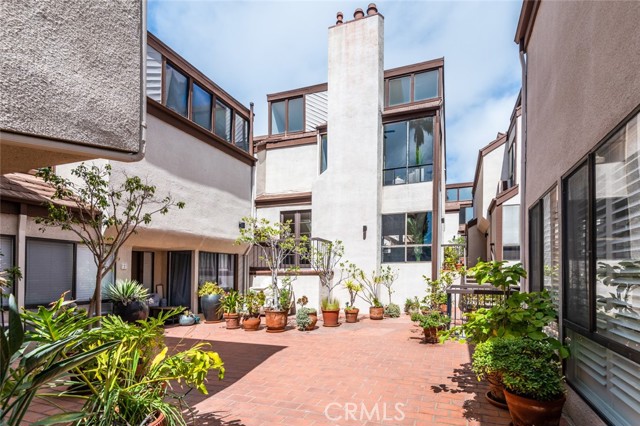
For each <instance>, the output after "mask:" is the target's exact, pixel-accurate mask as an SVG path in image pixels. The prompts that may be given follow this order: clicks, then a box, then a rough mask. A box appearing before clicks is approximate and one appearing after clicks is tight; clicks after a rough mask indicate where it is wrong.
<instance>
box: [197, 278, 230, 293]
mask: <svg viewBox="0 0 640 426" xmlns="http://www.w3.org/2000/svg"><path fill="white" fill-rule="evenodd" d="M223 293H224V290H223V289H222V287H220V286H219V285H218V283H216V282H214V281H206V282H205V283H204V284H202V285H201V286H200V288H199V289H198V296H199V297H202V296H214V295H216V294H223Z"/></svg>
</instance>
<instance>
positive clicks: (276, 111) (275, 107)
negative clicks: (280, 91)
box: [271, 97, 304, 135]
mask: <svg viewBox="0 0 640 426" xmlns="http://www.w3.org/2000/svg"><path fill="white" fill-rule="evenodd" d="M303 129H304V98H302V97H299V98H292V99H285V100H283V101H278V102H271V134H272V135H279V134H283V133H293V132H301V131H302V130H303Z"/></svg>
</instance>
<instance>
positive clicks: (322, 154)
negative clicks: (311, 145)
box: [320, 135, 328, 173]
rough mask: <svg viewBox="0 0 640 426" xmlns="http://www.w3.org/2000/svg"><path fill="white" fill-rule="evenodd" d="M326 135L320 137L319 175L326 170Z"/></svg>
mask: <svg viewBox="0 0 640 426" xmlns="http://www.w3.org/2000/svg"><path fill="white" fill-rule="evenodd" d="M327 148H328V147H327V135H322V136H321V137H320V173H323V172H324V171H325V170H327Z"/></svg>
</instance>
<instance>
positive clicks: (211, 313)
mask: <svg viewBox="0 0 640 426" xmlns="http://www.w3.org/2000/svg"><path fill="white" fill-rule="evenodd" d="M220 296H221V295H220V294H208V295H206V296H201V297H200V308H201V309H202V314H203V315H204V320H205V321H206V322H216V321H220V319H221V318H220V314H219V313H218V310H219V308H220Z"/></svg>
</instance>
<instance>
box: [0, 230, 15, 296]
mask: <svg viewBox="0 0 640 426" xmlns="http://www.w3.org/2000/svg"><path fill="white" fill-rule="evenodd" d="M13 249H14V237H13V236H9V235H0V271H4V270H5V269H7V268H11V267H13V266H14V265H15V257H14V255H13ZM0 297H2V296H0Z"/></svg>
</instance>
